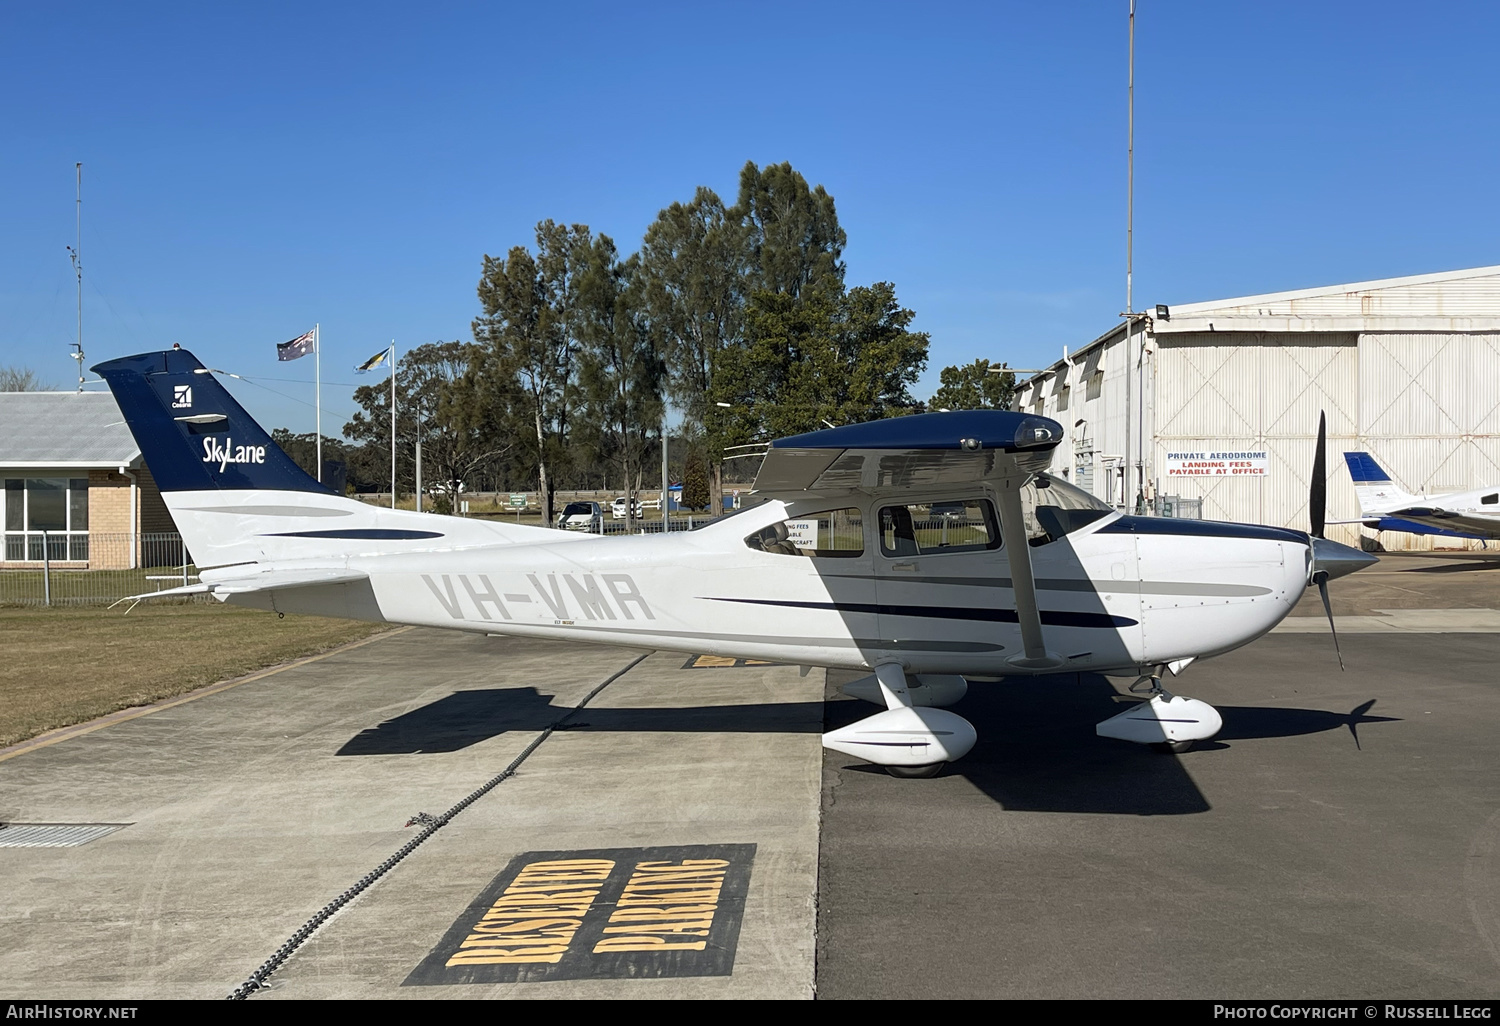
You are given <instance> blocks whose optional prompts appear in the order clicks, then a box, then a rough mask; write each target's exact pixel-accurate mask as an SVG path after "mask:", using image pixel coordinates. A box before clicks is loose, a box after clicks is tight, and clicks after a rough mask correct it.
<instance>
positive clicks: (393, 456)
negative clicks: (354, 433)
mask: <svg viewBox="0 0 1500 1026" xmlns="http://www.w3.org/2000/svg"><path fill="white" fill-rule="evenodd" d="M395 508H396V340H395V339H391V509H395Z"/></svg>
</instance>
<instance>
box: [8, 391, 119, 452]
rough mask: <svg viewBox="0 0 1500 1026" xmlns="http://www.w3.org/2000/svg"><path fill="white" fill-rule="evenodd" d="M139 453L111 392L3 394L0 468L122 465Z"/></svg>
mask: <svg viewBox="0 0 1500 1026" xmlns="http://www.w3.org/2000/svg"><path fill="white" fill-rule="evenodd" d="M140 455H141V447H140V446H138V445H136V444H135V438H134V436H132V435H131V433H130V428H128V427H126V426H125V418H124V417H123V416H121V414H120V407H119V406H118V405H117V404H116V403H115V397H114V396H113V395H111V394H110V393H109V392H0V468H9V467H17V468H25V467H59V468H62V467H78V468H80V469H82V468H87V467H121V466H129V465H131V464H133V463H135V462H136V461H137V460H139V459H140Z"/></svg>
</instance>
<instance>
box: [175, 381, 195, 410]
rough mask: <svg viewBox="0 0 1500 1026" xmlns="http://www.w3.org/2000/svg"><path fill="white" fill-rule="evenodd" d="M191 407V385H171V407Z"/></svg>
mask: <svg viewBox="0 0 1500 1026" xmlns="http://www.w3.org/2000/svg"><path fill="white" fill-rule="evenodd" d="M192 408H193V386H192V385H173V386H172V409H174V410H191V409H192Z"/></svg>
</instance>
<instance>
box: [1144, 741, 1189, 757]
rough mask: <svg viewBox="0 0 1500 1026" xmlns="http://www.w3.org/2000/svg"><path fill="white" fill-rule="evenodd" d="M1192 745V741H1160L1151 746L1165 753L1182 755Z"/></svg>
mask: <svg viewBox="0 0 1500 1026" xmlns="http://www.w3.org/2000/svg"><path fill="white" fill-rule="evenodd" d="M1191 747H1193V743H1192V742H1191V741H1158V742H1157V743H1156V744H1154V745H1152V746H1151V748H1152V750H1153V751H1157V752H1160V753H1161V754H1163V755H1181V754H1182V753H1183V752H1185V751H1187V750H1188V749H1189V748H1191Z"/></svg>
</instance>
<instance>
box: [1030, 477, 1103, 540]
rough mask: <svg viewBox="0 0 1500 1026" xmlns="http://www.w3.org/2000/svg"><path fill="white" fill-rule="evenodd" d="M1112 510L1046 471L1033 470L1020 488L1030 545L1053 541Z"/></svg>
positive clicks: (1100, 500)
mask: <svg viewBox="0 0 1500 1026" xmlns="http://www.w3.org/2000/svg"><path fill="white" fill-rule="evenodd" d="M1113 512H1114V510H1113V508H1112V507H1111V506H1110V505H1109V504H1108V503H1106V502H1105V501H1104V500H1102V499H1098V498H1095V497H1094V496H1092V495H1090V494H1089V493H1088V492H1086V491H1084V490H1083V489H1081V488H1077V487H1074V486H1073V485H1070V484H1068V483H1067V482H1066V481H1060V480H1058V479H1057V478H1055V477H1052V476H1051V475H1049V474H1037V475H1036V476H1035V477H1033V478H1032V479H1031V480H1030V481H1028V482H1027V483H1026V486H1025V487H1024V488H1022V489H1021V513H1022V516H1023V517H1024V518H1025V520H1026V536H1027V537H1026V541H1027V543H1028V544H1030V545H1046V544H1047V543H1048V542H1054V541H1057V539H1059V538H1062V537H1064V536H1065V535H1069V534H1072V533H1073V532H1074V531H1076V530H1078V529H1079V528H1080V527H1085V526H1087V525H1089V524H1092V523H1093V522H1094V521H1095V520H1098V519H1100V518H1101V517H1106V516H1108V515H1109V514H1110V513H1113Z"/></svg>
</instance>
